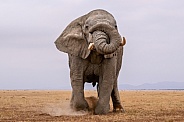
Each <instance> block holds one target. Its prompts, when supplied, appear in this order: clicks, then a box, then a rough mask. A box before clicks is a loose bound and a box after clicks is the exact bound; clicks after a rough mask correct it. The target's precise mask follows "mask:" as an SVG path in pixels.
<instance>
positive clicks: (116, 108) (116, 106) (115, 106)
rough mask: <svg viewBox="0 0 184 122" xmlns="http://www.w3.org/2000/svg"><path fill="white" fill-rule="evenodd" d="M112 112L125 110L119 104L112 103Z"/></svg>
mask: <svg viewBox="0 0 184 122" xmlns="http://www.w3.org/2000/svg"><path fill="white" fill-rule="evenodd" d="M113 112H122V113H124V112H125V110H124V109H123V107H122V105H121V104H116V105H113Z"/></svg>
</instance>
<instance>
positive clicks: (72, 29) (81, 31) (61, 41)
mask: <svg viewBox="0 0 184 122" xmlns="http://www.w3.org/2000/svg"><path fill="white" fill-rule="evenodd" d="M55 44H56V47H57V48H58V50H60V51H62V52H66V53H69V54H72V55H75V56H79V57H81V58H83V59H86V58H87V57H88V56H89V54H90V52H91V50H96V51H97V52H98V53H99V54H104V55H105V54H111V53H113V52H115V51H116V50H117V49H118V48H119V46H123V45H124V44H125V39H124V38H123V41H122V39H121V36H120V34H119V33H118V30H117V24H116V21H115V19H114V17H113V16H112V15H111V14H110V13H108V12H107V11H105V10H94V11H91V12H89V13H88V14H86V15H84V16H81V17H79V18H77V19H75V20H74V21H72V22H71V23H70V24H69V25H68V26H67V27H66V29H65V30H64V31H63V33H62V34H61V35H60V36H59V37H58V39H57V40H56V41H55Z"/></svg>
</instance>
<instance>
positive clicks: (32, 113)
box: [0, 91, 184, 122]
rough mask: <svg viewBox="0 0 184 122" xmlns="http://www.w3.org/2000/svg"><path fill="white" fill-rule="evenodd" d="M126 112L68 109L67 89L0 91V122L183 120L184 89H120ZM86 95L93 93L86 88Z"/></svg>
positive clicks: (92, 94) (68, 95)
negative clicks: (87, 111)
mask: <svg viewBox="0 0 184 122" xmlns="http://www.w3.org/2000/svg"><path fill="white" fill-rule="evenodd" d="M120 95H121V100H122V103H123V106H124V109H125V111H126V112H125V113H113V112H111V111H112V104H111V111H110V112H109V114H108V115H92V114H91V113H86V112H74V111H72V110H71V109H70V108H69V101H70V96H71V92H70V91H0V121H8V120H9V121H75V122H76V121H83V122H87V121H94V122H95V121H97V122H98V121H101V122H102V121H109V122H112V121H116V122H117V121H125V122H126V121H136V122H143V121H149V122H150V121H165V122H173V121H184V91H121V92H120ZM85 96H96V92H95V91H85Z"/></svg>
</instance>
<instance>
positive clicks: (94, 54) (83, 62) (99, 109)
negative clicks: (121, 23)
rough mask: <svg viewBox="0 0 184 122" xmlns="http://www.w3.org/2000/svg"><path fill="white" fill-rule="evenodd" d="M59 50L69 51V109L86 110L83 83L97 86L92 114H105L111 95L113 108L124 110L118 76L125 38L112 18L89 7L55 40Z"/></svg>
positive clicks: (104, 12) (107, 13)
mask: <svg viewBox="0 0 184 122" xmlns="http://www.w3.org/2000/svg"><path fill="white" fill-rule="evenodd" d="M54 43H55V45H56V48H57V49H58V50H59V51H62V52H65V53H68V58H69V68H70V80H71V87H72V96H71V100H70V106H71V108H72V109H74V110H76V111H79V110H88V108H89V105H88V103H87V102H86V100H85V97H84V84H85V83H86V82H87V83H92V85H93V87H94V86H96V85H97V93H98V101H97V105H96V107H95V110H94V113H95V114H97V115H101V114H107V113H108V112H109V110H110V104H109V102H110V97H111V98H112V103H113V111H116V110H120V111H124V109H123V107H122V105H121V101H120V96H119V91H118V87H117V79H118V75H119V71H120V69H121V65H122V57H123V46H124V45H125V43H126V40H125V38H124V37H123V38H122V37H121V36H120V34H119V32H118V27H117V23H116V20H115V18H114V17H113V15H112V14H110V13H109V12H107V11H106V10H103V9H96V10H92V11H90V12H89V13H87V14H85V15H83V16H81V17H79V18H77V19H75V20H73V21H72V22H71V23H70V24H69V25H68V26H67V27H66V28H65V29H64V31H63V32H62V33H61V35H60V36H59V37H58V38H57V39H56V41H55V42H54Z"/></svg>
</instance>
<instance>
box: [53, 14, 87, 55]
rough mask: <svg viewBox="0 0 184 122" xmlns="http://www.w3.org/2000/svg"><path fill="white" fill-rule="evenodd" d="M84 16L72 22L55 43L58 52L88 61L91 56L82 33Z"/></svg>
mask: <svg viewBox="0 0 184 122" xmlns="http://www.w3.org/2000/svg"><path fill="white" fill-rule="evenodd" d="M83 18H84V16H82V17H80V18H78V19H76V20H74V21H72V22H71V23H70V24H69V25H68V26H67V27H66V28H65V30H64V31H63V32H62V34H61V35H60V36H59V37H58V38H57V40H56V41H55V44H56V47H57V49H58V50H60V51H62V52H65V53H69V54H72V55H74V56H79V57H81V58H83V59H86V58H87V57H88V55H89V54H90V50H88V44H87V40H85V38H84V34H83V31H82V21H83Z"/></svg>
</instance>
